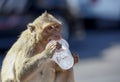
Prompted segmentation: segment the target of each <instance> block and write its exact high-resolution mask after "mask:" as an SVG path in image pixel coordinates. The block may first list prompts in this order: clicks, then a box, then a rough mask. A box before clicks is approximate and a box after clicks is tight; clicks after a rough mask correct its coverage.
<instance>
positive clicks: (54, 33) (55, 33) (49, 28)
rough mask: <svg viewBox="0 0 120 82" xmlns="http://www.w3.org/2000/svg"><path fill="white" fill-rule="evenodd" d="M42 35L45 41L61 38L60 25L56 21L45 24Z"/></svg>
mask: <svg viewBox="0 0 120 82" xmlns="http://www.w3.org/2000/svg"><path fill="white" fill-rule="evenodd" d="M42 36H43V37H44V39H46V40H47V42H49V41H51V40H59V39H60V38H61V25H60V24H57V23H53V24H48V25H46V26H45V27H44V29H43V32H42Z"/></svg>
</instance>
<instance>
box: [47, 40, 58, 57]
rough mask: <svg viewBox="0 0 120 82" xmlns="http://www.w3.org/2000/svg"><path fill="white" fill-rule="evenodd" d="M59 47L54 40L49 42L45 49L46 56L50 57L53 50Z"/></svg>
mask: <svg viewBox="0 0 120 82" xmlns="http://www.w3.org/2000/svg"><path fill="white" fill-rule="evenodd" d="M58 47H59V45H58V42H57V41H55V40H52V41H50V42H49V43H48V44H47V45H46V48H45V52H46V55H47V56H48V57H52V56H53V54H54V52H55V50H56V49H57V48H58Z"/></svg>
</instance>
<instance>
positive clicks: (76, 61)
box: [72, 53, 79, 64]
mask: <svg viewBox="0 0 120 82" xmlns="http://www.w3.org/2000/svg"><path fill="white" fill-rule="evenodd" d="M72 56H73V58H74V64H76V63H78V62H79V57H78V54H77V53H72Z"/></svg>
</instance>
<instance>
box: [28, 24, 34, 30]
mask: <svg viewBox="0 0 120 82" xmlns="http://www.w3.org/2000/svg"><path fill="white" fill-rule="evenodd" d="M27 28H28V29H29V30H30V31H31V32H33V31H34V30H35V25H34V24H32V23H29V24H28V25H27Z"/></svg>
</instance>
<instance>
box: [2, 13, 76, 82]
mask: <svg viewBox="0 0 120 82" xmlns="http://www.w3.org/2000/svg"><path fill="white" fill-rule="evenodd" d="M27 27H28V28H27V29H26V30H25V31H23V32H22V34H21V35H20V37H19V39H18V40H17V41H16V42H15V43H14V45H13V46H12V47H11V49H10V50H9V51H8V53H7V55H6V57H5V58H4V61H3V64H2V69H1V79H2V82H74V75H73V68H71V69H69V70H62V69H61V68H60V67H59V66H58V65H57V64H56V63H55V62H54V61H52V60H51V57H52V56H53V54H54V52H55V50H56V49H57V48H59V47H60V44H59V43H58V42H57V41H56V40H59V39H60V38H62V35H61V22H60V21H58V20H57V19H56V18H54V17H53V16H52V15H51V14H48V13H47V12H45V13H43V14H42V15H41V16H39V17H38V18H37V19H35V20H34V21H33V22H32V23H29V24H28V26H27ZM51 40H53V41H52V42H51V43H48V42H49V41H51ZM73 56H74V60H75V62H77V61H78V58H77V56H76V54H74V55H73Z"/></svg>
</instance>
